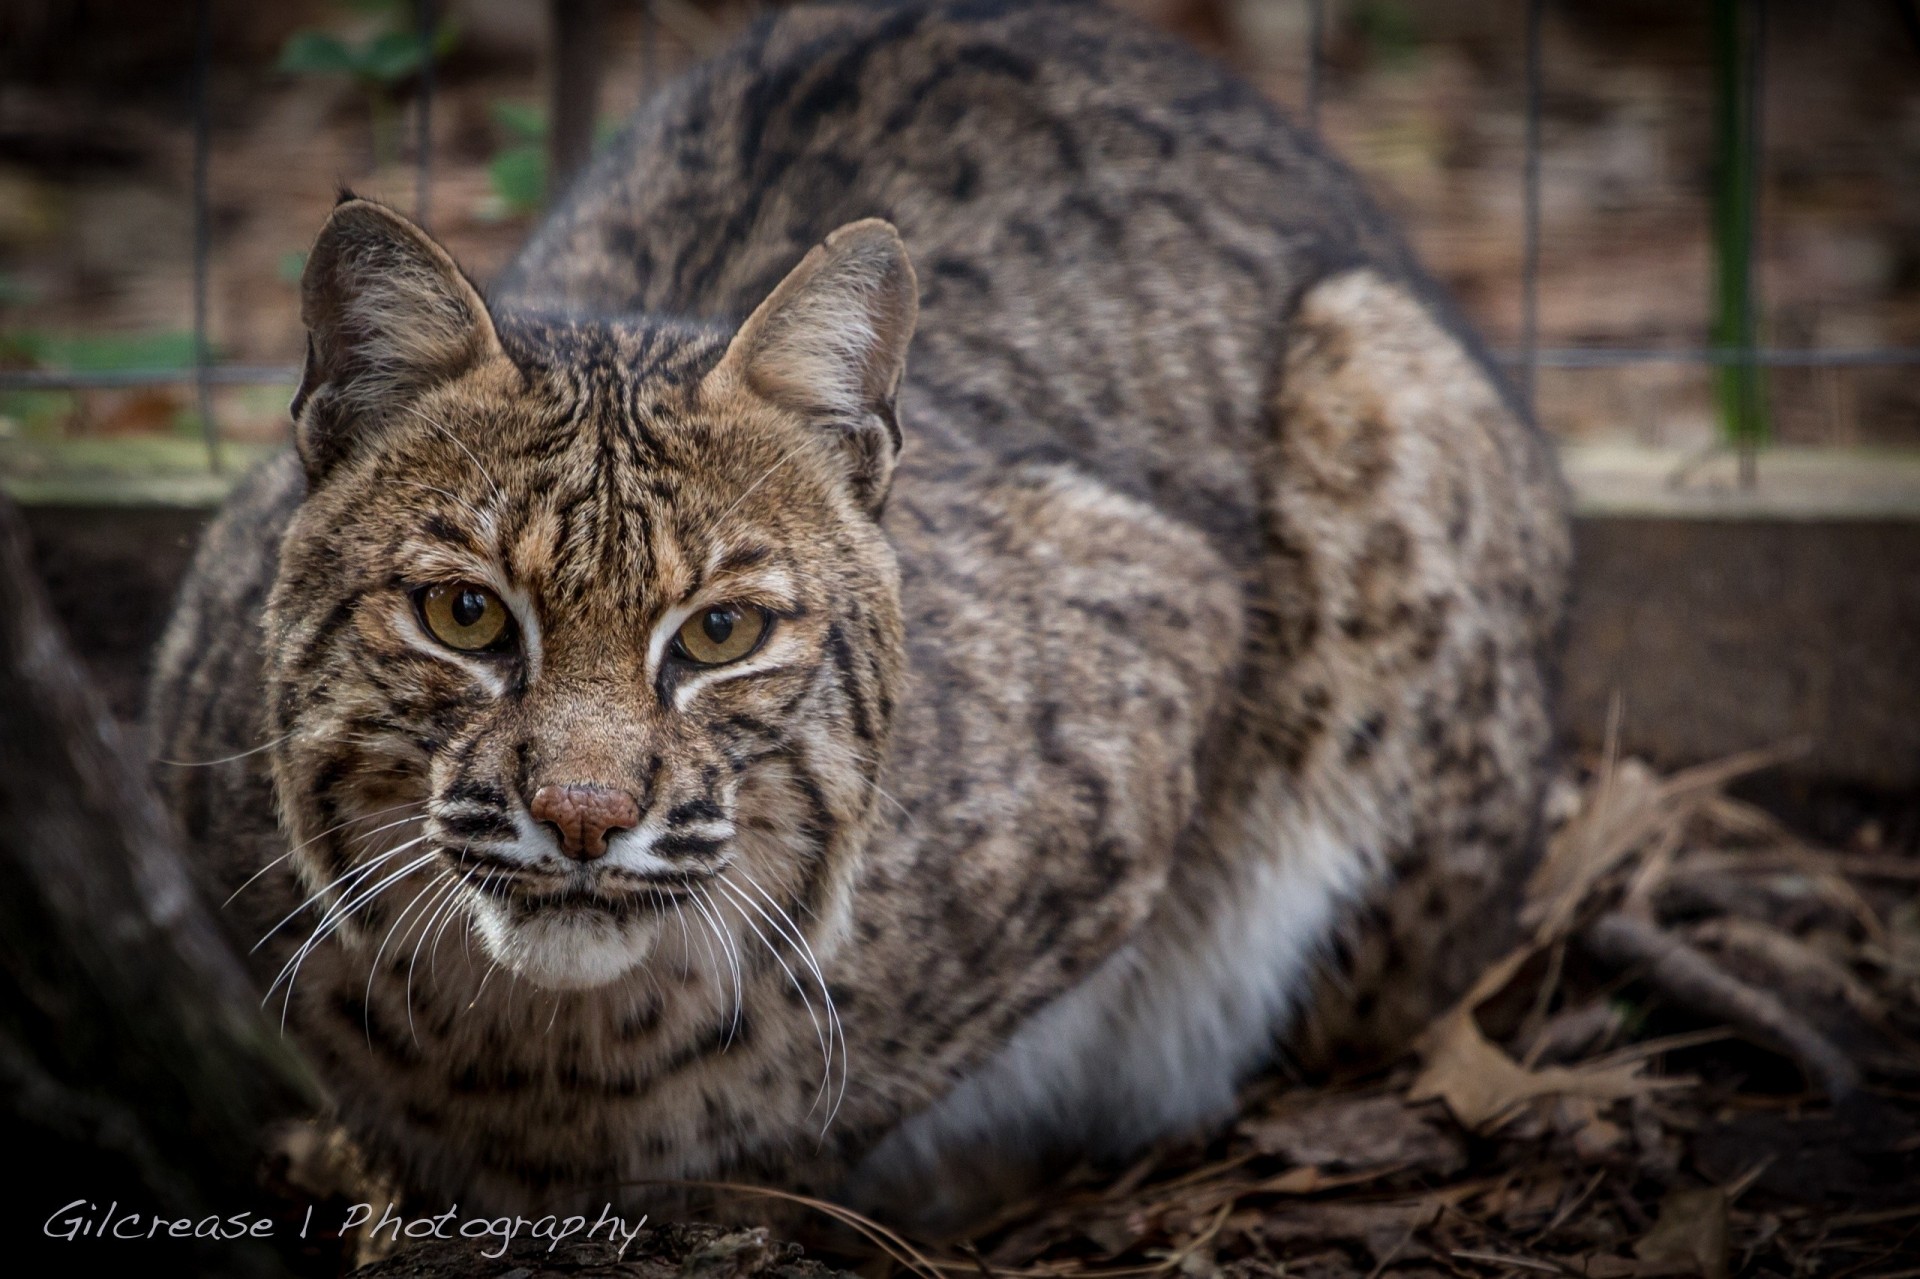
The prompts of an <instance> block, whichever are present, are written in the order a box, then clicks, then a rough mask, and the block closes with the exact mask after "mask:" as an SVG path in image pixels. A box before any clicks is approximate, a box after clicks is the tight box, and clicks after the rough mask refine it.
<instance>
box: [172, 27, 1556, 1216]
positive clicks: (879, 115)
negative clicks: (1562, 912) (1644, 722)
mask: <svg viewBox="0 0 1920 1279" xmlns="http://www.w3.org/2000/svg"><path fill="white" fill-rule="evenodd" d="M301 308H302V316H303V318H304V321H305V323H306V326H307V329H308V332H309V343H308V351H307V362H306V372H305V376H304V380H303V382H302V385H301V387H300V390H299V392H298V394H297V396H296V398H295V400H294V403H293V417H294V422H295V446H294V448H293V449H292V450H291V451H290V452H289V453H288V454H286V455H284V456H283V457H281V458H280V459H278V460H276V461H273V462H271V463H269V464H267V465H266V466H265V467H264V468H263V469H261V470H259V471H258V472H257V473H255V474H254V475H252V476H251V477H250V478H248V479H247V480H246V481H245V482H244V483H243V485H242V486H241V488H240V489H239V491H238V492H237V493H236V495H235V496H234V498H233V499H232V501H231V502H230V503H229V505H228V507H227V509H226V510H225V511H224V512H223V513H222V514H221V516H220V517H219V519H218V521H217V522H216V523H215V524H214V525H213V527H212V528H211V529H210V531H209V532H208V534H207V535H206V539H205V542H204V544H203V546H202V548H201V550H200V552H199V556H198V559H197V561H196V563H195V566H194V569H193V572H192V574H191V576H190V579H189V581H188V582H187V584H186V586H185V587H184V589H183V592H182V594H181V597H180V600H179V604H178V609H177V613H176V615H175V617H174V619H173V622H172V625H171V628H170V630H169V631H168V633H167V636H166V638H165V640H164V642H163V645H162V648H161V651H160V655H159V658H158V662H157V673H156V676H155V681H154V685H153V691H152V702H151V721H152V725H153V732H154V743H155V748H156V753H157V755H158V756H159V757H160V758H162V759H165V760H173V761H188V762H199V763H203V764H204V765H205V766H202V767H173V766H168V765H162V766H161V775H162V778H163V784H164V785H165V787H166V789H167V792H168V794H169V796H170V802H171V803H172V805H173V807H174V808H175V810H176V811H177V813H178V814H179V816H180V819H181V821H182V823H183V826H184V829H185V830H186V832H187V833H188V835H189V837H190V839H191V841H192V842H193V843H194V845H196V846H197V847H198V848H199V849H200V850H201V856H202V857H203V858H204V859H205V862H206V864H207V866H208V867H209V868H210V872H211V878H212V879H214V880H216V881H217V882H218V883H219V885H220V886H221V887H222V889H223V891H228V892H237V894H238V895H237V897H236V899H235V900H234V902H233V904H232V905H231V906H230V907H229V909H228V911H227V917H228V918H229V919H230V920H231V921H232V924H233V927H234V929H235V935H236V937H237V938H239V939H240V940H241V941H243V942H245V943H246V944H248V945H253V944H254V943H256V942H258V941H259V940H260V939H261V938H262V937H266V938H268V939H269V940H268V942H267V944H266V945H264V946H263V947H261V950H260V952H259V954H260V957H261V963H260V968H259V971H260V974H261V977H262V982H263V986H265V987H266V989H267V993H268V995H269V1000H270V1003H269V1006H270V1007H272V1008H274V1009H275V1010H276V1012H278V1013H279V1015H281V1016H283V1017H284V1018H285V1022H286V1025H287V1026H288V1027H289V1029H290V1030H291V1032H292V1033H293V1034H294V1035H295V1036H296V1037H297V1039H298V1042H299V1043H300V1044H301V1046H302V1047H303V1048H304V1049H305V1050H306V1052H307V1053H308V1054H309V1055H310V1056H311V1058H312V1059H313V1060H314V1062H315V1063H316V1064H317V1066H318V1068H319V1070H320V1072H321V1074H322V1076H323V1077H324V1078H325V1080H326V1081H327V1082H328V1085H329V1087H330V1092H331V1096H332V1098H333V1100H334V1102H335V1104H336V1105H337V1107H338V1111H339V1115H340V1118H341V1120H342V1122H343V1123H344V1124H345V1125H346V1126H347V1127H348V1128H349V1130H350V1131H352V1132H353V1133H355V1134H357V1135H358V1136H359V1138H360V1139H361V1140H362V1141H363V1142H364V1143H365V1145H366V1146H367V1147H368V1148H369V1149H370V1151H371V1152H372V1153H373V1154H375V1155H376V1156H377V1157H379V1158H381V1159H383V1160H385V1161H386V1162H387V1163H388V1164H389V1165H391V1167H392V1168H394V1169H395V1170H396V1172H397V1174H398V1175H399V1176H400V1178H401V1179H402V1180H403V1182H404V1184H406V1185H407V1186H409V1187H411V1188H413V1189H414V1190H415V1191H416V1192H417V1193H419V1194H421V1195H423V1196H437V1197H438V1199H439V1200H440V1201H441V1202H447V1201H452V1200H458V1201H459V1202H460V1203H461V1204H463V1205H466V1206H469V1207H480V1206H491V1207H497V1208H501V1209H513V1208H515V1207H517V1206H523V1205H528V1204H536V1203H546V1204H549V1205H551V1204H553V1203H555V1202H558V1201H563V1200H569V1199H571V1200H576V1201H597V1200H602V1199H605V1198H607V1197H608V1195H609V1193H610V1192H609V1190H608V1189H607V1188H608V1187H619V1188H625V1189H624V1190H623V1191H621V1192H620V1193H626V1194H628V1195H631V1194H634V1193H638V1192H636V1191H634V1190H633V1188H634V1187H635V1186H637V1185H640V1184H642V1183H650V1182H653V1181H657V1180H661V1179H673V1178H683V1179H699V1178H715V1177H727V1178H732V1179H737V1180H755V1179H757V1180H761V1181H765V1182H771V1183H774V1184H778V1185H784V1186H788V1187H794V1188H800V1189H807V1190H813V1191H817V1192H820V1193H826V1194H831V1195H835V1196H839V1197H841V1198H843V1199H846V1200H848V1201H850V1202H853V1203H855V1204H856V1205H861V1206H865V1207H867V1208H869V1209H871V1210H873V1211H877V1212H882V1213H888V1214H891V1215H892V1216H893V1217H894V1218H896V1219H900V1220H905V1221H909V1222H919V1223H921V1224H922V1225H927V1226H929V1228H932V1227H934V1226H938V1227H941V1228H949V1227H957V1226H959V1225H962V1224H964V1223H965V1222H966V1221H967V1220H968V1219H970V1218H971V1217H972V1216H974V1215H975V1214H977V1213H979V1212H980V1211H982V1210H983V1209H985V1208H986V1207H988V1206H990V1205H991V1204H992V1203H993V1200H994V1197H995V1196H996V1195H1001V1194H1005V1193H1007V1190H1008V1188H1009V1187H1013V1186H1018V1185H1020V1184H1022V1183H1023V1179H1031V1178H1032V1177H1033V1176H1035V1175H1037V1174H1038V1173H1039V1172H1041V1171H1044V1170H1045V1169H1047V1168H1050V1167H1053V1166H1055V1165H1056V1164H1057V1163H1058V1161H1060V1160H1062V1159H1072V1158H1081V1157H1094V1158H1102V1157H1118V1156H1122V1155H1125V1154H1126V1153H1128V1152H1130V1151H1133V1150H1135V1149H1137V1148H1138V1147H1140V1146H1141V1145H1142V1144H1144V1143H1147V1142H1150V1141H1152V1140H1155V1139H1156V1138H1159V1137H1162V1136H1165V1135H1169V1134H1177V1133H1184V1132H1189V1131H1193V1130H1195V1129H1197V1128H1200V1127H1202V1126H1204V1125H1206V1124H1207V1123H1209V1122H1213V1121H1217V1120H1218V1119H1219V1118H1220V1117H1221V1116H1222V1115H1223V1114H1225V1113H1227V1112H1229V1111H1230V1110H1231V1108H1232V1105H1233V1098H1234V1090H1235V1088H1236V1086H1237V1084H1239V1083H1240V1082H1241V1081H1242V1080H1243V1079H1244V1078H1245V1077H1246V1076H1247V1075H1248V1074H1249V1073H1250V1072H1252V1071H1254V1070H1256V1069H1257V1068H1259V1067H1260V1066H1261V1065H1262V1064H1263V1063H1266V1062H1268V1061H1269V1060H1271V1059H1272V1057H1273V1054H1274V1052H1275V1050H1276V1046H1279V1047H1281V1048H1283V1049H1284V1050H1285V1051H1287V1052H1289V1053H1290V1054H1292V1055H1293V1057H1294V1058H1296V1059H1298V1060H1310V1061H1318V1062H1326V1061H1333V1060H1340V1059H1343V1058H1351V1057H1352V1056H1354V1055H1355V1054H1360V1053H1363V1052H1368V1051H1374V1050H1379V1049H1389V1050H1390V1049H1391V1047H1392V1045H1393V1044H1394V1043H1395V1042H1396V1041H1397V1040H1398V1038H1399V1037H1401V1036H1404V1035H1405V1034H1406V1033H1407V1031H1408V1030H1409V1029H1411V1028H1413V1027H1415V1026H1417V1025H1419V1024H1420V1023H1421V1021H1422V1019H1423V1018H1424V1016H1425V1015H1426V1013H1427V1012H1428V1011H1430V1010H1431V1009H1432V1008H1433V1007H1434V1005H1435V1002H1436V1001H1437V1000H1440V999H1444V998H1446V997H1447V996H1448V995H1449V994H1450V993H1452V992H1456V991H1457V990H1458V989H1459V988H1460V987H1461V985H1462V984H1463V982H1464V980H1465V979H1466V978H1467V977H1469V976H1470V975H1471V974H1472V972H1473V971H1474V965H1475V963H1476V961H1477V960H1478V959H1480V958H1482V957H1484V956H1485V955H1486V954H1487V953H1488V952H1489V950H1490V948H1492V947H1494V946H1497V945H1498V944H1499V943H1500V939H1501V934H1502V930H1503V928H1504V927H1505V925H1506V920H1505V917H1504V915H1503V911H1504V909H1505V903H1506V902H1507V900H1508V894H1509V892H1510V891H1511V890H1512V889H1513V887H1514V885H1515V884H1516V882H1517V880H1518V878H1519V877H1520V876H1521V875H1522V874H1523V873H1524V871H1525V868H1526V865H1527V861H1528V857H1529V855H1530V852H1531V850H1532V848H1533V842H1534V838H1535V833H1536V827H1537V823H1538V818H1539V809H1540V801H1541V795H1542V790H1543V783H1544V779H1545V776H1546V772H1547V764H1548V754H1549V749H1550V737H1551V732H1550V717H1549V709H1548V702H1549V675H1548V672H1549V668H1550V663H1551V654H1552V647H1553V641H1554V638H1555V633H1556V629H1557V626H1558V621H1559V618H1560V614H1561V606H1562V594H1563V579H1564V575H1565V569H1566V560H1567V553H1568V552H1567V545H1568V540H1567V530H1566V520H1565V515H1564V503H1563V498H1562V491H1561V488H1560V485H1559V481H1558V479H1557V478H1556V475H1555V472H1554V469H1553V464H1552V459H1551V454H1550V450H1549V449H1548V448H1547V446H1546V445H1545V444H1544V442H1543V441H1542V439H1541V438H1540V437H1539V435H1538V434H1537V433H1536V432H1535V431H1534V429H1533V428H1532V427H1531V426H1530V424H1529V422H1528V420H1527V415H1526V414H1525V412H1524V411H1523V410H1522V409H1521V407H1520V406H1519V405H1518V404H1517V403H1516V402H1515V401H1514V399H1513V397H1512V396H1511V394H1510V392H1509V391H1508V390H1507V389H1506V388H1505V387H1504V385H1503V383H1502V381H1501V379H1500V377H1499V375H1498V374H1497V372H1496V371H1495V369H1494V367H1493V366H1492V364H1491V362H1490V360H1489V359H1488V357H1487V356H1486V355H1485V354H1484V353H1483V351H1482V350H1481V348H1480V347H1479V346H1478V344H1477V343H1476V342H1475V340H1474V339H1473V338H1472V337H1471V336H1470V335H1469V333H1468V332H1467V331H1466V329H1465V328H1464V326H1463V325H1462V323H1461V322H1460V321H1459V320H1458V319H1457V318H1456V317H1455V315H1454V313H1453V311H1452V310H1451V309H1450V307H1449V305H1448V304H1447V303H1446V302H1445V301H1444V300H1443V299H1442V298H1441V297H1440V296H1439V295H1438V293H1437V291H1436V289H1435V288H1434V286H1433V285H1432V284H1431V283H1430V281H1429V280H1428V278H1427V277H1426V276H1425V275H1424V274H1422V272H1421V270H1420V268H1419V267H1418V266H1417V265H1416V264H1415V262H1414V261H1413V260H1412V257H1411V255H1410V253H1409V251H1408V250H1407V248H1406V247H1405V246H1404V244H1403V242H1402V241H1401V240H1400V239H1399V238H1398V237H1397V235H1396V234H1395V232H1394V231H1393V230H1392V228H1391V227H1390V225H1389V224H1388V222H1387V220H1386V219H1385V218H1384V217H1383V216H1382V215H1381V213H1380V212H1379V211H1378V210H1377V209H1376V207H1375V206H1374V205H1373V204H1372V203H1370V202H1369V200H1368V199H1367V197H1366V196H1365V195H1364V194H1363V193H1362V191H1361V190H1360V188H1359V186H1358V184H1357V182H1356V180H1355V179H1354V178H1353V177H1352V175H1351V174H1349V173H1348V171H1347V170H1346V169H1344V168H1343V167H1341V166H1340V165H1339V164H1338V163H1337V162H1335V161H1334V160H1333V159H1331V158H1329V157H1328V155H1327V154H1326V153H1325V152H1324V151H1323V150H1322V149H1321V148H1320V146H1319V145H1318V144H1317V143H1316V142H1315V141H1314V140H1313V139H1312V138H1310V137H1308V136H1306V135H1305V134H1303V133H1301V132H1300V131H1298V130H1297V129H1295V128H1294V127H1293V126H1291V125H1290V124H1289V123H1288V122H1287V121H1286V120H1285V119H1284V118H1283V117H1282V116H1281V115H1280V114H1279V112H1278V111H1276V110H1275V109H1274V108H1273V107H1272V106H1270V105H1269V104H1268V103H1267V102H1265V101H1264V100H1262V99H1261V98H1260V97H1259V96H1258V95H1257V94H1256V93H1255V92H1254V91H1253V90H1251V89H1250V88H1249V87H1248V86H1246V85H1245V84H1243V83H1241V82H1240V81H1239V80H1237V79H1235V78H1234V77H1233V76H1232V75H1230V74H1229V73H1228V72H1226V71H1225V70H1223V69H1222V68H1220V67H1218V66H1216V65H1214V64H1213V63H1212V62H1210V61H1208V60H1206V59H1204V58H1203V57H1201V56H1200V55H1199V54H1197V53H1195V52H1194V51H1192V50H1189V49H1185V48H1182V47H1180V46H1178V45H1177V44H1175V43H1173V42H1171V41H1169V40H1168V39H1166V38H1163V37H1161V36H1159V35H1156V34H1154V33H1152V32H1151V31H1150V30H1149V29H1147V28H1145V27H1144V26H1142V25H1140V24H1137V23H1136V22H1134V21H1132V20H1130V19H1127V18H1125V17H1123V16H1120V15H1117V14H1114V13H1111V12H1109V11H1106V10H1104V9H1102V8H1099V7H1097V6H1093V5H1087V4H1080V3H1044V4H1032V3H1024V2H1021V3H1015V2H1011V0H952V2H950V3H934V4H918V3H916V4H890V5H855V4H842V5H827V6H821V7H813V8H803V9H795V10H791V11H787V12H784V13H781V14H779V15H778V16H776V17H774V18H771V19H769V20H766V21H764V22H762V23H761V24H760V25H759V26H757V27H756V28H755V29H754V30H753V31H752V32H751V33H750V34H748V35H747V36H746V37H745V38H744V39H743V40H742V42H741V43H740V44H739V45H738V46H737V47H735V48H734V49H732V50H731V51H730V52H728V53H725V54H724V55H722V56H720V57H719V58H718V59H717V60H716V61H714V62H712V63H710V64H709V65H707V66H705V67H703V68H701V69H699V70H697V71H696V72H694V73H692V74H691V75H689V76H687V77H686V78H684V79H682V80H680V81H679V82H678V83H676V84H674V85H672V86H671V87H669V88H667V89H666V90H665V91H663V92H662V93H661V94H659V95H658V96H657V97H656V98H655V99H654V100H653V101H652V102H650V103H649V104H648V105H647V106H646V107H645V108H644V109H643V110H642V111H641V112H640V114H639V115H638V117H637V118H636V119H635V120H634V121H633V122H632V123H631V125H630V126H629V127H628V129H627V130H626V132H625V134H624V136H623V137H622V138H621V139H620V140H619V141H618V142H617V143H615V144H614V145H613V146H611V147H610V148H609V149H608V150H607V152H606V153H605V154H604V155H603V156H602V157H601V158H600V159H599V160H598V162H597V163H596V164H595V165H594V166H593V167H592V168H591V170H590V171H589V172H588V173H587V174H586V175H585V176H584V178H583V179H582V180H581V181H580V182H579V183H578V184H577V186H576V188H575V190H574V191H573V193H572V194H571V196H570V197H569V198H567V199H566V200H565V201H564V202H563V203H562V204H561V205H560V206H559V207H558V208H557V210H556V211H555V212H554V213H553V214H552V215H551V216H550V217H549V218H548V219H547V220H546V222H545V224H544V225H543V226H541V227H540V229H539V230H538V231H537V232H536V233H535V235H534V236H533V239H532V241H531V242H530V243H529V244H528V246H527V247H526V249H525V250H524V252H523V253H522V254H521V255H520V257H519V259H518V261H517V262H516V263H515V265H514V266H513V267H512V268H511V269H510V270H509V271H508V272H507V273H506V276H505V278H504V279H502V280H501V281H499V282H498V283H497V285H496V287H495V288H494V289H493V290H492V291H491V294H490V296H488V297H483V296H482V294H481V292H480V291H479V290H478V289H477V288H476V287H475V286H474V285H473V284H472V283H470V282H469V281H468V279H467V278H466V277H465V276H463V275H462V273H461V272H460V270H459V268H458V267H457V266H456V265H455V264H454V262H453V261H452V260H451V259H450V258H449V257H448V255H447V254H446V253H445V252H444V251H442V250H441V249H440V248H439V247H438V246H437V245H436V244H435V243H434V242H433V241H432V240H431V239H429V238H428V237H427V235H425V234H424V233H423V232H422V231H421V230H419V229H418V228H416V227H415V226H413V225H411V224H409V223H408V222H407V221H406V220H405V219H404V218H402V217H401V216H399V215H398V214H396V213H394V212H392V211H390V210H388V209H386V208H384V207H382V206H380V205H378V204H375V203H372V202H369V201H366V200H361V199H354V198H344V199H343V201H342V203H340V204H339V205H338V206H337V207H336V208H335V209H334V211H333V213H332V215H331V217H330V218H329V219H328V221H327V223H326V226H325V227H324V229H323V230H322V231H321V232H320V236H319V239H318V241H317V243H316V244H315V246H314V248H313V251H312V253H311V255H310V256H309V258H308V261H307V265H306V271H305V278H304V280H303V282H302V301H301ZM209 761H211V762H209Z"/></svg>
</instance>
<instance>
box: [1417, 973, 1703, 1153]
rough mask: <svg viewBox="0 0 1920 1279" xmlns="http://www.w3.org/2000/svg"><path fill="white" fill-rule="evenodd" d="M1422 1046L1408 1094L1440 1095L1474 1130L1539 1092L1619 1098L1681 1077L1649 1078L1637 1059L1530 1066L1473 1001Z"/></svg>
mask: <svg viewBox="0 0 1920 1279" xmlns="http://www.w3.org/2000/svg"><path fill="white" fill-rule="evenodd" d="M1420 1052H1421V1055H1422V1057H1424V1058H1425V1060H1426V1065H1425V1066H1424V1067H1423V1068H1422V1069H1421V1071H1420V1075H1419V1077H1418V1078H1416V1079H1415V1080H1414V1081H1413V1086H1412V1088H1410V1089H1409V1090H1408V1092H1407V1097H1408V1099H1409V1100H1411V1101H1428V1100H1431V1099H1434V1098H1438V1099H1439V1100H1441V1101H1444V1102H1445V1103H1446V1104H1447V1109H1448V1110H1450V1111H1452V1112H1453V1117H1454V1118H1455V1119H1457V1120H1459V1121H1460V1124H1461V1126H1462V1127H1464V1128H1468V1129H1471V1130H1474V1131H1479V1130H1482V1129H1486V1128H1493V1127H1498V1126H1499V1123H1500V1121H1502V1120H1504V1119H1506V1118H1509V1117H1511V1115H1512V1114H1513V1112H1514V1111H1515V1110H1516V1109H1518V1108H1519V1107H1520V1106H1522V1105H1524V1104H1525V1103H1527V1102H1529V1101H1531V1100H1533V1099H1534V1098H1535V1097H1548V1096H1554V1095H1569V1096H1575V1097H1591V1098H1595V1099H1598V1100H1616V1099H1618V1098H1622V1097H1633V1096H1637V1095H1639V1094H1641V1093H1645V1092H1649V1091H1651V1090H1653V1089H1656V1088H1664V1087H1672V1086H1673V1085H1674V1083H1676V1082H1677V1081H1673V1080H1662V1079H1649V1078H1647V1077H1645V1076H1644V1075H1642V1074H1641V1073H1640V1070H1641V1063H1637V1062H1636V1063H1631V1064H1628V1065H1623V1066H1543V1067H1541V1068H1539V1069H1537V1070H1528V1069H1527V1068H1526V1067H1525V1066H1522V1065H1521V1064H1520V1063H1519V1062H1517V1061H1515V1060H1514V1059H1513V1058H1511V1057H1509V1056H1507V1054H1506V1053H1504V1052H1502V1051H1500V1049H1499V1048H1497V1047H1495V1046H1494V1045H1493V1044H1492V1043H1491V1042H1489V1041H1488V1039H1487V1037H1486V1036H1485V1035H1483V1034H1482V1033H1481V1032H1480V1026H1479V1023H1478V1022H1476V1021H1475V1020H1474V1018H1473V1005H1471V1004H1465V1003H1463V1004H1461V1005H1459V1006H1457V1007H1455V1008H1454V1010H1453V1011H1452V1012H1450V1013H1448V1014H1447V1015H1446V1016H1445V1017H1443V1018H1441V1019H1440V1020H1439V1021H1437V1022H1435V1023H1434V1024H1433V1025H1432V1026H1430V1027H1428V1029H1427V1032H1426V1034H1425V1035H1423V1036H1421V1040H1420Z"/></svg>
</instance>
